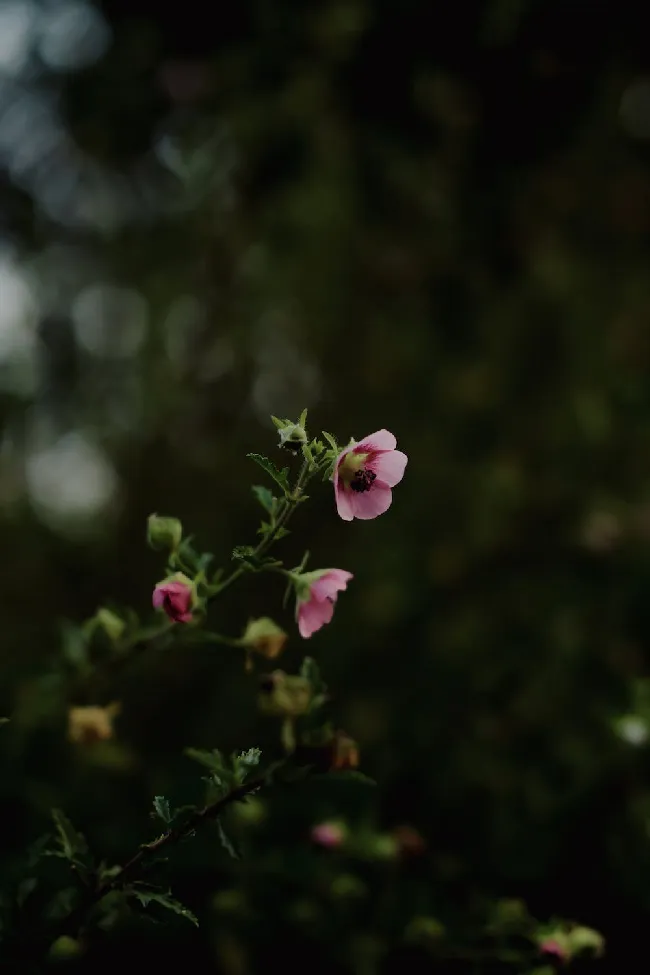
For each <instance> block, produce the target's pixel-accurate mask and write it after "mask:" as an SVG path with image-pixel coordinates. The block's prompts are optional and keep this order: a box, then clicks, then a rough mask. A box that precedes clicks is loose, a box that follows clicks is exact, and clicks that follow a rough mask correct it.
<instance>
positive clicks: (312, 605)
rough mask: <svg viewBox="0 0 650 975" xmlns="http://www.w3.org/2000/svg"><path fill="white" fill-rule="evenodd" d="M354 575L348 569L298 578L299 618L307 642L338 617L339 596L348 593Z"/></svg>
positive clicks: (325, 570) (297, 604)
mask: <svg viewBox="0 0 650 975" xmlns="http://www.w3.org/2000/svg"><path fill="white" fill-rule="evenodd" d="M350 579H352V573H351V572H346V571H345V570H344V569H320V570H319V571H318V572H305V573H304V574H303V575H300V576H296V578H295V586H296V595H297V597H298V598H297V601H296V618H297V620H298V631H299V633H300V636H301V637H303V638H304V639H305V640H307V639H308V638H309V637H310V636H311V635H312V633H315V632H316V630H320V628H321V626H325V624H326V623H329V622H330V620H331V619H332V616H333V615H334V605H335V603H336V600H337V598H338V594H339V592H341V591H342V590H343V589H347V587H348V582H349V581H350Z"/></svg>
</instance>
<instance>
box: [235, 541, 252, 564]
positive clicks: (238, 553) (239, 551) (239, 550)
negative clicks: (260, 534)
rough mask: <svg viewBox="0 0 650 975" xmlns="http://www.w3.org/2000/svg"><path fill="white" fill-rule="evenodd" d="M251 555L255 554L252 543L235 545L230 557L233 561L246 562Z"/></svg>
mask: <svg viewBox="0 0 650 975" xmlns="http://www.w3.org/2000/svg"><path fill="white" fill-rule="evenodd" d="M251 555H255V549H254V548H253V546H252V545H235V547H234V549H233V550H232V555H231V558H232V559H233V560H234V561H235V562H247V561H248V560H249V558H250V557H251Z"/></svg>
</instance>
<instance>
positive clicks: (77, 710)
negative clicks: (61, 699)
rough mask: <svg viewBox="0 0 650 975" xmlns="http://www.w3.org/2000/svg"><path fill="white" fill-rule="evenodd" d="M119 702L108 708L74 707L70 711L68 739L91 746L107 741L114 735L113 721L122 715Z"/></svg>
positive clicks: (92, 706)
mask: <svg viewBox="0 0 650 975" xmlns="http://www.w3.org/2000/svg"><path fill="white" fill-rule="evenodd" d="M120 709H121V705H120V703H119V702H118V701H114V702H113V703H112V704H108V705H107V706H106V707H104V708H102V707H97V706H95V705H90V706H87V707H72V708H70V710H69V711H68V739H69V741H71V742H74V744H80V745H90V744H94V743H95V742H98V741H107V740H108V739H109V738H112V737H113V735H114V732H113V719H114V718H115V717H117V715H118V714H119V713H120Z"/></svg>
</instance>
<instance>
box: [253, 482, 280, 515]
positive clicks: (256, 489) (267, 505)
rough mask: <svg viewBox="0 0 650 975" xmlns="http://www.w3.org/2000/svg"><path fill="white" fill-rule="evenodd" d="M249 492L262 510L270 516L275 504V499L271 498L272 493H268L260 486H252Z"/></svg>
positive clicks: (267, 490) (266, 489)
mask: <svg viewBox="0 0 650 975" xmlns="http://www.w3.org/2000/svg"><path fill="white" fill-rule="evenodd" d="M251 490H252V492H253V494H254V495H255V497H256V498H257V500H258V501H259V503H260V504H261V505H262V507H263V508H264V510H265V511H268V513H269V514H272V512H273V505H274V503H275V498H274V497H273V493H272V491H269V489H268V488H267V487H264V486H263V485H261V484H253V486H252V488H251Z"/></svg>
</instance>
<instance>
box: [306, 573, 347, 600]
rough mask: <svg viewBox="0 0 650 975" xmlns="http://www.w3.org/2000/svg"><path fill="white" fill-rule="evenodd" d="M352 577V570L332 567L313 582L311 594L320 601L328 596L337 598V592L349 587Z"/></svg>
mask: <svg viewBox="0 0 650 975" xmlns="http://www.w3.org/2000/svg"><path fill="white" fill-rule="evenodd" d="M351 578H352V573H351V572H346V571H345V570H344V569H330V570H329V572H326V573H325V575H322V576H321V577H320V579H316V581H315V582H312V584H311V587H310V591H311V595H312V597H313V598H314V599H317V600H318V601H319V602H322V601H323V600H324V599H327V598H328V597H329V598H330V599H336V596H337V593H339V592H341V591H342V590H343V589H347V587H348V582H349V580H350V579H351Z"/></svg>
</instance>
